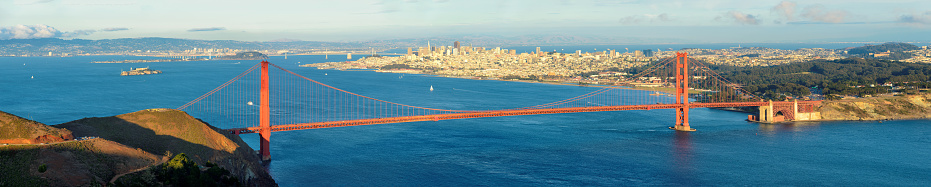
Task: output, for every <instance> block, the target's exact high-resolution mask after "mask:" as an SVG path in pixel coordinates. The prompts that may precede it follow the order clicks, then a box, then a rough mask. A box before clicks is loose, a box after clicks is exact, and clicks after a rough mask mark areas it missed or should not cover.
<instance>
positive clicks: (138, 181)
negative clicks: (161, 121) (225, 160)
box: [114, 153, 243, 186]
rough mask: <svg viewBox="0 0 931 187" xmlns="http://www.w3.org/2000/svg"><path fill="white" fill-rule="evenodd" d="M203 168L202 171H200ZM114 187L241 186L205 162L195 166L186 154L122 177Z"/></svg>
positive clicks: (227, 173)
mask: <svg viewBox="0 0 931 187" xmlns="http://www.w3.org/2000/svg"><path fill="white" fill-rule="evenodd" d="M201 168H203V169H201ZM114 186H243V185H242V183H239V179H237V178H236V177H235V176H231V175H230V172H229V170H226V169H224V168H222V167H219V166H217V165H216V164H214V163H211V162H207V163H206V164H204V165H203V166H200V165H197V163H194V161H192V160H190V159H189V158H188V157H187V155H186V154H184V153H181V154H178V155H176V156H175V157H174V158H172V159H171V160H170V161H168V162H165V163H162V164H160V165H158V166H154V167H151V168H149V169H147V170H144V171H142V172H137V173H134V174H132V175H127V176H123V177H122V178H120V179H119V180H117V181H115V182H114Z"/></svg>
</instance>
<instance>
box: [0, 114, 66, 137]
mask: <svg viewBox="0 0 931 187" xmlns="http://www.w3.org/2000/svg"><path fill="white" fill-rule="evenodd" d="M44 135H51V136H59V137H61V136H71V131H68V130H65V129H58V128H53V127H50V126H48V125H45V124H42V123H39V122H36V121H32V120H28V119H26V118H22V117H19V116H16V115H13V114H10V113H6V112H2V111H0V140H4V139H34V138H36V137H39V136H44Z"/></svg>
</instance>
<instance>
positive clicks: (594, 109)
mask: <svg viewBox="0 0 931 187" xmlns="http://www.w3.org/2000/svg"><path fill="white" fill-rule="evenodd" d="M819 102H820V101H799V102H798V103H799V105H802V104H815V103H819ZM772 103H773V105H786V104H788V105H793V104H794V103H793V102H789V101H773V102H772ZM769 104H770V103H769V102H728V103H690V104H689V108H712V107H747V106H766V105H769ZM679 106H680V104H651V105H618V106H592V107H569V108H546V109H520V110H490V111H476V112H465V113H452V114H433V115H419V116H403V117H387V118H372V119H356V120H342V121H327V122H314V123H298V124H287V125H272V126H271V132H278V131H294V130H307V129H322V128H333V127H348V126H361V125H375V124H386V123H405V122H416V121H439V120H451V119H468V118H486V117H501V116H521V115H538V114H560V113H578V112H605V111H622V110H652V109H673V108H678V107H679ZM261 129H262V128H261V127H258V126H255V127H246V128H233V129H225V130H226V131H228V132H230V133H232V134H250V133H258V132H259V130H261Z"/></svg>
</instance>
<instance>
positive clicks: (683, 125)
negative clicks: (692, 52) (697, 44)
mask: <svg viewBox="0 0 931 187" xmlns="http://www.w3.org/2000/svg"><path fill="white" fill-rule="evenodd" d="M676 105H679V106H678V107H677V108H676V126H673V127H669V128H670V129H673V130H677V131H695V129H692V128H691V127H689V107H690V106H689V54H688V53H678V52H677V53H676Z"/></svg>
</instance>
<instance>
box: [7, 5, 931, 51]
mask: <svg viewBox="0 0 931 187" xmlns="http://www.w3.org/2000/svg"><path fill="white" fill-rule="evenodd" d="M929 33H931V1H928V0H808V1H784V0H574V1H570V0H553V1H549V0H528V1H516V0H341V1H325V0H310V1H291V0H263V1H256V0H249V1H245V0H224V1H213V0H209V1H208V0H156V1H153V0H0V40H3V39H24V38H63V39H73V38H80V39H114V38H137V37H168V38H187V39H207V40H241V41H270V40H280V39H290V40H308V41H362V40H373V39H404V38H427V37H461V36H485V35H488V36H505V37H507V36H526V35H574V36H591V37H609V38H641V39H645V40H638V41H640V42H647V43H649V42H650V41H657V42H664V43H668V42H670V41H672V42H675V41H681V42H682V43H737V42H740V43H753V42H864V41H919V42H928V41H931V34H929Z"/></svg>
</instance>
